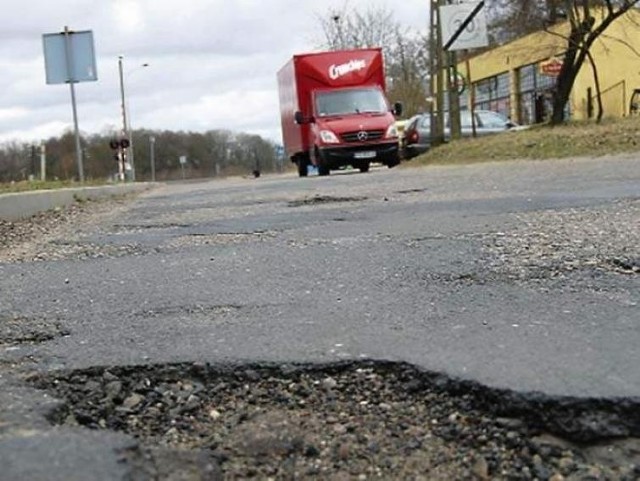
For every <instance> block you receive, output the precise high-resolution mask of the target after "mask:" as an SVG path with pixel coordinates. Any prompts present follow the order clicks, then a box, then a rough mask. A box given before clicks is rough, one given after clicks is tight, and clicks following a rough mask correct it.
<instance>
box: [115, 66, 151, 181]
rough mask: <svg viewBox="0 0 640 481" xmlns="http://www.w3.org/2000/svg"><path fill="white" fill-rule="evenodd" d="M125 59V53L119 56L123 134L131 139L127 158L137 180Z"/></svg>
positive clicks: (132, 176)
mask: <svg viewBox="0 0 640 481" xmlns="http://www.w3.org/2000/svg"><path fill="white" fill-rule="evenodd" d="M123 60H124V55H119V56H118V71H119V73H120V102H121V108H122V136H123V137H126V138H127V139H128V140H129V147H127V149H125V151H126V153H127V159H128V161H129V164H130V165H131V180H132V181H134V182H135V180H136V166H135V159H134V154H133V133H132V131H131V118H130V117H131V115H129V119H127V101H126V96H125V91H124V90H125V89H124V67H123ZM148 66H149V64H148V63H143V64H142V65H140V67H139V68H143V67H148ZM135 70H137V69H134V70H132V71H131V72H129V73H128V75H131V74H132V73H133V72H135ZM128 75H127V76H128ZM127 120H128V121H127Z"/></svg>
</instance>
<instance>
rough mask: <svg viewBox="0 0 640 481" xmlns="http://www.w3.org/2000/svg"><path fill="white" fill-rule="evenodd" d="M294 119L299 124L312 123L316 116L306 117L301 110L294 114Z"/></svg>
mask: <svg viewBox="0 0 640 481" xmlns="http://www.w3.org/2000/svg"><path fill="white" fill-rule="evenodd" d="M293 120H294V121H295V123H296V124H298V125H302V124H311V123H313V122H314V118H313V117H305V116H304V114H303V113H302V112H300V111H299V110H298V111H297V112H296V113H295V114H293Z"/></svg>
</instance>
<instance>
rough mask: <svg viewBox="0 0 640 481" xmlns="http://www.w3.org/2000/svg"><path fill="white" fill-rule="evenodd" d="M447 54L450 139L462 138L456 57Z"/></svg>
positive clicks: (449, 53) (453, 53)
mask: <svg viewBox="0 0 640 481" xmlns="http://www.w3.org/2000/svg"><path fill="white" fill-rule="evenodd" d="M447 53H448V63H449V66H448V68H447V76H448V82H449V129H450V135H451V138H452V139H459V138H460V137H462V134H461V128H460V95H459V94H458V56H457V55H456V52H447Z"/></svg>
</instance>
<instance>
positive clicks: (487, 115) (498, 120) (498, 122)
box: [478, 111, 508, 128]
mask: <svg viewBox="0 0 640 481" xmlns="http://www.w3.org/2000/svg"><path fill="white" fill-rule="evenodd" d="M478 117H479V118H480V122H481V124H482V126H483V127H488V128H503V127H504V126H505V125H506V124H507V122H508V119H507V118H506V117H503V116H502V115H500V114H499V113H497V112H488V111H487V112H478Z"/></svg>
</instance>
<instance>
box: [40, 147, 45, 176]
mask: <svg viewBox="0 0 640 481" xmlns="http://www.w3.org/2000/svg"><path fill="white" fill-rule="evenodd" d="M40 180H41V181H42V182H44V181H45V180H47V156H46V151H45V143H44V142H42V143H41V144H40Z"/></svg>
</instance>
